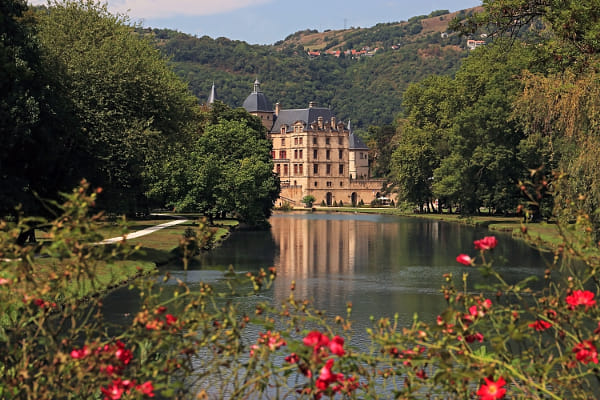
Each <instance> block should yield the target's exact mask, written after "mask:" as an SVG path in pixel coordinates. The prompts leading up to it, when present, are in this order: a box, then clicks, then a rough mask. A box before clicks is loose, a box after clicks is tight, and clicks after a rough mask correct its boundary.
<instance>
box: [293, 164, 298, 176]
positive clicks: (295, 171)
mask: <svg viewBox="0 0 600 400" xmlns="http://www.w3.org/2000/svg"><path fill="white" fill-rule="evenodd" d="M294 175H298V164H294Z"/></svg>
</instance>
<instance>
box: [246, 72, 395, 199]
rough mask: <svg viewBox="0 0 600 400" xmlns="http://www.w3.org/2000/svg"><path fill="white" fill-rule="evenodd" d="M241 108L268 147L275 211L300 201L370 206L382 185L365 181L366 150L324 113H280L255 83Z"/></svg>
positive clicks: (311, 107) (315, 110)
mask: <svg viewBox="0 0 600 400" xmlns="http://www.w3.org/2000/svg"><path fill="white" fill-rule="evenodd" d="M243 107H244V108H245V109H246V111H248V112H249V113H250V114H253V115H256V116H258V117H259V118H260V119H261V121H262V123H263V125H264V126H265V127H266V128H267V131H268V135H269V139H271V141H272V142H273V151H272V153H271V154H272V156H273V163H274V169H275V172H276V173H277V174H278V175H279V178H280V181H281V194H280V198H279V200H278V204H277V205H282V204H283V203H284V202H288V203H290V204H291V205H292V206H302V205H303V204H302V202H301V200H302V198H303V197H304V196H307V195H312V196H314V197H315V199H316V201H315V204H316V205H319V204H322V203H325V204H327V205H333V204H334V203H335V204H340V203H341V204H343V205H356V204H359V203H360V202H361V201H362V202H363V203H365V204H369V203H370V202H371V201H372V200H374V199H376V198H377V197H378V195H379V193H380V191H381V190H382V186H383V183H384V181H383V180H377V179H370V178H369V158H368V152H369V148H368V147H367V146H366V145H365V144H364V143H363V142H362V140H360V138H359V137H358V136H355V135H354V134H352V132H351V128H350V123H348V126H346V125H345V124H344V123H343V122H342V121H338V120H337V119H336V117H335V115H333V113H332V112H331V110H330V109H329V108H324V107H318V106H317V104H315V103H312V102H311V103H310V104H309V106H308V108H302V109H291V110H285V109H282V108H281V106H280V104H279V103H277V104H275V108H274V109H273V107H272V105H271V103H270V102H269V100H268V99H267V97H266V96H265V94H264V93H263V92H262V91H261V90H260V83H259V82H258V80H257V81H256V82H254V90H253V91H252V93H251V94H250V95H249V96H248V97H247V98H246V100H245V101H244V104H243Z"/></svg>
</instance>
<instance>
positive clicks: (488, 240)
mask: <svg viewBox="0 0 600 400" xmlns="http://www.w3.org/2000/svg"><path fill="white" fill-rule="evenodd" d="M473 244H474V245H475V248H476V249H477V250H491V249H493V248H494V247H496V245H497V244H498V240H496V237H495V236H486V237H484V238H483V239H479V240H475V241H474V242H473Z"/></svg>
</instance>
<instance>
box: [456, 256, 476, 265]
mask: <svg viewBox="0 0 600 400" xmlns="http://www.w3.org/2000/svg"><path fill="white" fill-rule="evenodd" d="M456 261H458V262H459V263H461V264H463V265H473V261H474V260H473V259H472V258H471V257H469V256H468V255H466V254H459V255H458V257H456Z"/></svg>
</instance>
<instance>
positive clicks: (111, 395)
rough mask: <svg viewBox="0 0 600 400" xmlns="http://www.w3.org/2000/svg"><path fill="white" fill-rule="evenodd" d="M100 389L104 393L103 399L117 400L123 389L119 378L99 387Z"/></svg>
mask: <svg viewBox="0 0 600 400" xmlns="http://www.w3.org/2000/svg"><path fill="white" fill-rule="evenodd" d="M100 391H102V393H103V394H104V400H119V399H120V398H121V396H122V395H123V393H124V392H125V389H124V388H123V385H122V384H121V380H120V379H117V380H115V381H113V382H112V384H111V385H110V386H109V387H107V388H101V389H100Z"/></svg>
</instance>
